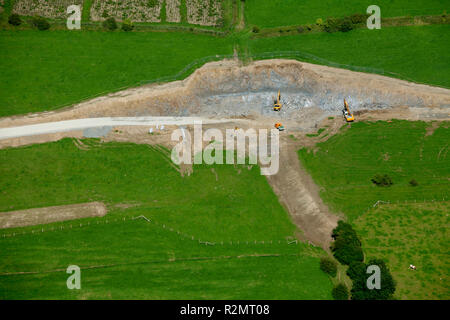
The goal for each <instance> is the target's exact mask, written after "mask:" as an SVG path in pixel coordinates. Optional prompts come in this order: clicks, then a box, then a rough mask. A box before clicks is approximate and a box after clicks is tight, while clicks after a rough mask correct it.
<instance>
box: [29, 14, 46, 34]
mask: <svg viewBox="0 0 450 320" xmlns="http://www.w3.org/2000/svg"><path fill="white" fill-rule="evenodd" d="M31 24H32V25H33V26H35V27H36V28H38V29H39V30H41V31H43V30H48V29H50V23H48V21H47V20H46V19H45V18H43V17H33V20H32V21H31Z"/></svg>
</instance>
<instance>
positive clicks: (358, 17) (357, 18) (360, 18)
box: [350, 13, 369, 24]
mask: <svg viewBox="0 0 450 320" xmlns="http://www.w3.org/2000/svg"><path fill="white" fill-rule="evenodd" d="M368 17H369V16H368V15H367V14H362V13H355V14H352V15H351V16H350V21H351V22H352V24H360V23H363V22H366V21H367V18H368Z"/></svg>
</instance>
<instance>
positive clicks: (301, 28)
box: [297, 27, 305, 33]
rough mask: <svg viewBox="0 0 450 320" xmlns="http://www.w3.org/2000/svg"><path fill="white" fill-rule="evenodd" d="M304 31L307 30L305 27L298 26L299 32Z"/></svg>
mask: <svg viewBox="0 0 450 320" xmlns="http://www.w3.org/2000/svg"><path fill="white" fill-rule="evenodd" d="M303 31H305V29H303V27H298V28H297V32H298V33H302V32H303Z"/></svg>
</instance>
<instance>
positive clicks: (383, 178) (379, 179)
mask: <svg viewBox="0 0 450 320" xmlns="http://www.w3.org/2000/svg"><path fill="white" fill-rule="evenodd" d="M372 182H373V183H374V184H376V185H377V186H379V187H390V186H391V185H393V184H394V183H393V182H392V179H391V177H389V176H388V175H387V174H383V175H381V174H377V175H375V176H374V177H373V178H372Z"/></svg>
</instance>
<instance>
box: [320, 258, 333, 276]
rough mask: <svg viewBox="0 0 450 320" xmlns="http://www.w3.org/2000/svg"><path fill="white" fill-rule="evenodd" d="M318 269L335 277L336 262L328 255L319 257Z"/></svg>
mask: <svg viewBox="0 0 450 320" xmlns="http://www.w3.org/2000/svg"><path fill="white" fill-rule="evenodd" d="M320 270H322V271H323V272H325V273H327V274H329V275H330V276H332V277H335V276H336V273H337V263H336V261H334V260H333V259H331V258H328V257H324V258H321V259H320Z"/></svg>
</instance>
